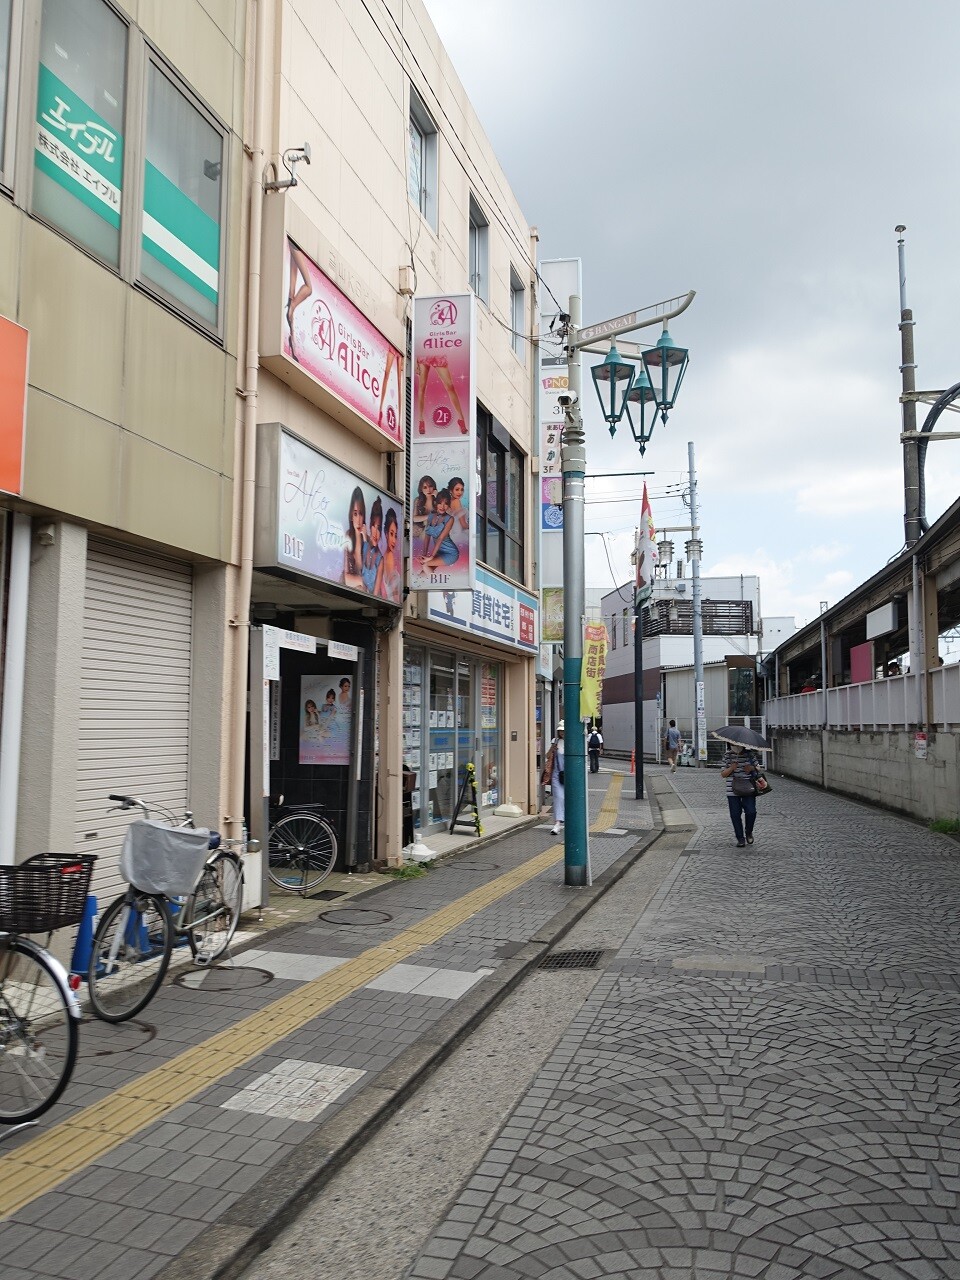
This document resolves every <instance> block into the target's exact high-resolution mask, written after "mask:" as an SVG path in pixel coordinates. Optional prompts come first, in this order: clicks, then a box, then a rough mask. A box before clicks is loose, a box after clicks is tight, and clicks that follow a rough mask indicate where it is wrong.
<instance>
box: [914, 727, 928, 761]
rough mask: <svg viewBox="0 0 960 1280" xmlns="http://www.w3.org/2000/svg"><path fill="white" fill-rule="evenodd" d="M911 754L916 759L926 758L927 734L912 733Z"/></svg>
mask: <svg viewBox="0 0 960 1280" xmlns="http://www.w3.org/2000/svg"><path fill="white" fill-rule="evenodd" d="M913 754H914V755H915V756H916V757H917V759H918V760H926V758H927V735H926V734H925V733H915V734H914V735H913Z"/></svg>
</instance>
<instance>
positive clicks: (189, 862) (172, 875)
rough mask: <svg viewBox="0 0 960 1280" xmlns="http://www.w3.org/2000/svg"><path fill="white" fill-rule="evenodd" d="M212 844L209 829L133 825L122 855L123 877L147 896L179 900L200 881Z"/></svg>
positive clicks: (156, 823) (150, 823) (162, 824)
mask: <svg viewBox="0 0 960 1280" xmlns="http://www.w3.org/2000/svg"><path fill="white" fill-rule="evenodd" d="M209 841H210V832H209V831H208V830H207V829H206V827H171V826H168V825H167V823H165V822H151V821H149V820H144V821H141V822H131V823H130V826H129V827H128V828H127V835H126V838H125V840H124V842H123V853H122V854H121V855H120V873H121V875H122V876H123V878H124V879H125V880H127V881H128V882H129V883H130V884H132V885H135V886H136V888H138V889H141V890H142V891H143V892H144V893H162V894H165V895H166V896H167V897H168V898H179V897H181V896H182V895H184V894H187V893H190V892H191V890H192V889H193V886H194V885H195V884H196V883H197V881H198V880H199V878H200V872H201V871H202V869H203V864H204V862H205V861H206V859H207V845H208V844H209Z"/></svg>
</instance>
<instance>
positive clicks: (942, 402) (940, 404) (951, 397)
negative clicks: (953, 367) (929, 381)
mask: <svg viewBox="0 0 960 1280" xmlns="http://www.w3.org/2000/svg"><path fill="white" fill-rule="evenodd" d="M958 399H960V382H955V383H954V384H953V386H952V387H947V389H946V391H941V392H940V394H939V395H938V396H937V398H936V400H934V402H933V404H932V405H931V406H930V412H929V413H928V414H927V416H926V417H925V418H924V420H923V426H922V427H921V428H920V430H919V431H918V432H917V436H918V437H923V436H929V435H930V434H931V433H932V432H933V428H934V427H935V426H936V424H937V420H938V419H939V417H940V415H941V414H942V413H943V412H944V410H945V409H948V408H949V407H950V406H951V405H952V404H953V403H954V401H955V400H958ZM951 436H952V433H951ZM939 438H940V439H944V440H945V439H948V438H951V437H948V436H946V435H944V436H941V437H939ZM929 443H930V441H929V440H924V439H922V438H918V439H917V464H918V467H917V469H918V471H919V480H920V486H919V487H920V492H919V494H918V498H919V502H918V506H919V512H918V515H919V517H920V527H921V528H922V529H923V531H924V533H926V531H927V529H929V528H930V526H929V524H928V523H927V482H926V462H927V445H928V444H929Z"/></svg>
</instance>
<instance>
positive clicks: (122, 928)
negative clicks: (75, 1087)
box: [87, 795, 253, 1022]
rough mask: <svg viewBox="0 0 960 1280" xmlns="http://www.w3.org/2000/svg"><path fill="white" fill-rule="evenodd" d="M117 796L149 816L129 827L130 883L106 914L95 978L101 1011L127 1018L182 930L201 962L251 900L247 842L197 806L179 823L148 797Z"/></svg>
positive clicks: (163, 968)
mask: <svg viewBox="0 0 960 1280" xmlns="http://www.w3.org/2000/svg"><path fill="white" fill-rule="evenodd" d="M109 798H110V799H111V800H116V801H117V807H118V808H119V809H122V810H127V809H140V810H141V811H142V813H143V818H142V819H140V820H138V821H136V822H132V823H131V824H130V826H129V827H128V828H127V833H126V837H125V839H124V844H123V853H122V855H121V858H120V870H121V872H122V874H123V877H124V879H125V880H126V881H127V882H128V887H127V890H126V892H125V893H122V894H121V895H120V897H118V898H116V899H114V901H113V902H111V904H110V905H109V906H108V907H107V909H106V910H105V911H104V912H103V914H102V916H101V917H100V922H99V924H98V925H97V930H96V933H95V934H94V939H93V949H92V951H91V955H90V965H89V969H88V971H87V984H88V987H89V991H90V1004H91V1006H92V1008H93V1011H94V1013H95V1014H96V1015H97V1017H98V1018H102V1019H103V1020H104V1021H105V1022H124V1021H126V1019H128V1018H132V1017H133V1016H134V1015H135V1014H137V1013H139V1012H140V1010H141V1009H143V1008H144V1006H145V1005H147V1004H149V1002H150V1001H151V1000H152V999H153V997H154V995H155V994H156V991H157V989H158V987H159V986H160V984H161V982H163V979H164V976H165V975H166V972H167V968H168V967H169V964H170V956H171V953H172V951H173V944H174V939H175V938H180V939H185V940H186V942H187V943H188V944H189V947H190V950H191V952H192V953H193V958H194V961H195V963H197V964H200V965H209V964H212V963H213V961H214V960H217V959H218V958H219V957H220V956H222V955H223V953H224V952H225V951H226V949H227V947H229V945H230V941H231V939H232V938H233V935H234V933H235V932H236V928H237V922H238V921H239V919H240V911H241V908H242V906H243V862H242V860H241V858H240V852H239V851H240V850H241V849H242V848H243V847H244V844H243V841H237V840H223V839H221V837H220V835H219V834H218V833H217V832H210V831H208V830H207V829H206V828H203V827H194V826H193V824H192V817H191V815H190V814H187V815H186V819H185V821H184V823H177V822H176V820H175V819H174V818H173V815H172V814H171V813H170V812H169V811H168V810H166V809H163V808H162V807H161V806H160V805H155V806H154V808H155V809H157V810H158V811H159V812H160V813H162V814H163V816H164V818H165V819H166V821H163V822H157V821H154V820H151V818H150V810H149V809H148V807H147V805H146V804H145V803H144V802H143V801H142V800H138V799H137V798H136V797H134V796H118V795H113V796H110V797H109ZM246 847H247V848H248V849H251V850H252V849H253V842H250V844H248V845H247V846H246Z"/></svg>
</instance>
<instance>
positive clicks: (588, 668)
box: [580, 622, 607, 720]
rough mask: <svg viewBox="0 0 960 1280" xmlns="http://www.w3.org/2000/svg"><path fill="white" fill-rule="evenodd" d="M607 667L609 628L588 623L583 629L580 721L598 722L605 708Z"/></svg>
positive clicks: (597, 623)
mask: <svg viewBox="0 0 960 1280" xmlns="http://www.w3.org/2000/svg"><path fill="white" fill-rule="evenodd" d="M606 667H607V627H606V624H605V623H603V622H588V623H587V624H586V626H585V627H584V628H583V665H582V668H581V674H580V719H581V720H597V719H599V717H600V716H601V714H602V708H603V675H604V672H605V671H606Z"/></svg>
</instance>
